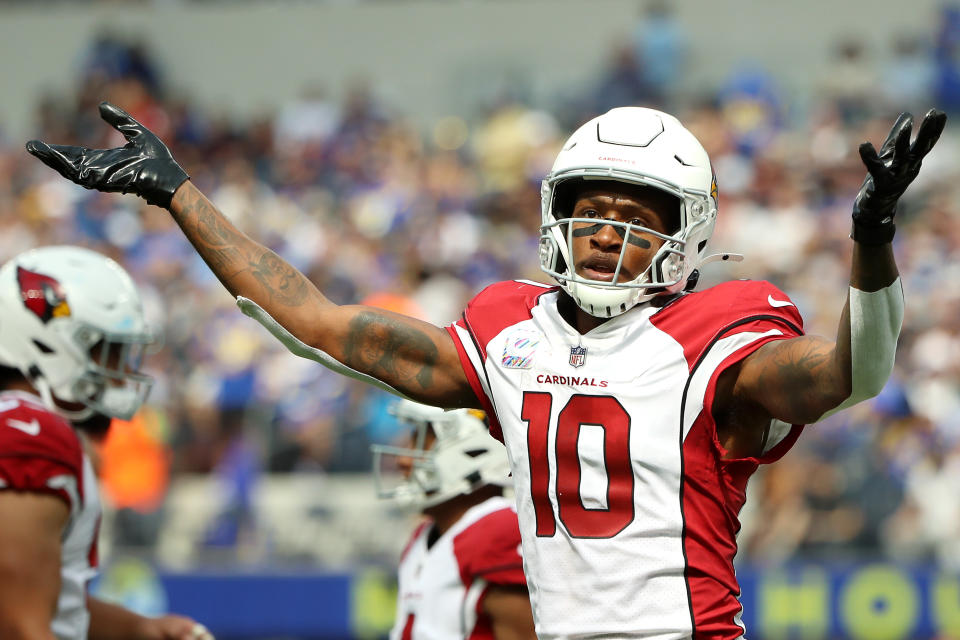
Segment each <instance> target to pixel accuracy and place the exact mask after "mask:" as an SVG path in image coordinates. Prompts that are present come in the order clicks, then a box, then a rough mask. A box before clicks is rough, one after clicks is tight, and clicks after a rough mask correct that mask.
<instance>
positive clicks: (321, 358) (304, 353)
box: [237, 296, 410, 400]
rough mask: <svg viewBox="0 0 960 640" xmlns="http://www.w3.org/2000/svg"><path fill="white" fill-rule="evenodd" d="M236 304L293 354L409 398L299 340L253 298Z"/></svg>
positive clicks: (384, 383)
mask: <svg viewBox="0 0 960 640" xmlns="http://www.w3.org/2000/svg"><path fill="white" fill-rule="evenodd" d="M237 306H238V307H240V311H242V312H243V313H244V314H245V315H248V316H250V317H251V318H253V319H254V320H256V321H257V322H259V323H260V324H262V325H263V326H264V327H265V328H266V330H267V331H269V332H270V333H271V334H272V335H273V337H274V338H276V339H277V340H279V341H280V342H281V343H282V344H283V346H285V347H286V348H287V349H288V350H289V351H290V353H292V354H293V355H295V356H300V357H301V358H306V359H308V360H313V361H314V362H319V363H320V364H322V365H323V366H325V367H326V368H327V369H330V370H331V371H333V372H334V373H339V374H341V375H344V376H347V377H348V378H353V379H354V380H360V381H361V382H366V383H367V384H371V385H373V386H375V387H377V388H378V389H383V390H384V391H386V392H388V393H392V394H393V395H395V396H400V397H401V398H404V399H406V400H410V398H407V396H405V395H404V394H403V393H401V392H400V391H398V390H396V389H394V388H393V387H391V386H390V385H388V384H387V383H386V382H383V381H382V380H378V379H377V378H374V377H373V376H369V375H367V374H365V373H360V372H359V371H357V370H356V369H351V368H350V367H348V366H347V365H345V364H343V363H342V362H340V361H339V360H337V359H336V358H334V357H333V356H331V355H330V354H329V353H326V352H325V351H321V350H320V349H315V348H314V347H311V346H310V345H308V344H306V343H305V342H303V341H301V340H299V339H298V338H297V337H296V336H295V335H293V334H292V333H290V332H289V331H287V330H286V328H284V327H283V325H281V324H280V323H279V322H277V321H276V320H274V319H273V316H271V315H270V314H269V313H267V312H266V310H265V309H264V308H263V307H261V306H260V305H258V304H257V303H256V302H254V301H253V300H250V299H249V298H244V297H243V296H237Z"/></svg>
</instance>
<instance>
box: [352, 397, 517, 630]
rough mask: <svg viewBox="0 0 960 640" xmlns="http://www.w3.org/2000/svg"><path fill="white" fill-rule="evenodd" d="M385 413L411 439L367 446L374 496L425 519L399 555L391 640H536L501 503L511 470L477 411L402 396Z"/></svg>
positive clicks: (510, 516)
mask: <svg viewBox="0 0 960 640" xmlns="http://www.w3.org/2000/svg"><path fill="white" fill-rule="evenodd" d="M392 413H393V414H394V415H395V416H396V417H397V418H398V419H399V420H400V421H402V422H404V423H405V424H407V425H409V426H410V427H411V433H410V441H409V445H408V446H405V447H397V446H384V445H373V446H372V447H371V450H372V451H373V454H374V456H373V458H374V461H373V469H374V478H375V480H376V486H377V494H378V496H379V497H381V498H384V499H389V500H393V501H395V502H396V503H398V504H400V505H403V506H405V507H410V508H416V509H419V510H420V511H421V512H422V513H423V514H424V515H425V516H426V517H427V520H426V521H424V522H423V523H422V524H421V525H420V526H419V527H417V529H416V530H415V531H414V532H413V535H412V536H411V537H410V541H409V542H408V543H407V545H406V547H405V548H404V550H403V553H402V554H401V557H400V567H399V570H398V571H397V583H398V594H397V617H396V620H395V621H394V625H393V629H392V630H391V632H390V638H391V640H418V639H421V638H432V639H435V640H466V639H470V640H479V639H481V638H496V640H508V639H511V640H514V639H515V640H523V639H528V640H535V638H536V636H535V635H534V631H533V614H532V613H531V612H530V598H529V596H528V594H527V583H526V579H525V577H524V574H523V560H522V558H521V557H520V528H519V525H518V523H517V512H516V510H515V509H514V507H513V502H512V500H508V499H507V498H504V497H503V487H504V486H507V485H509V484H510V464H509V462H508V461H507V454H506V452H505V451H504V449H503V446H502V445H501V444H500V443H499V442H497V441H496V440H494V439H493V438H492V437H490V434H489V433H488V431H487V426H486V423H485V421H484V415H483V412H481V411H476V410H473V409H455V410H451V411H444V410H443V409H438V408H436V407H429V406H426V405H422V404H417V403H415V402H411V401H409V400H401V401H400V402H398V403H396V404H395V405H394V406H393V407H392ZM391 463H392V466H393V467H394V468H396V469H399V470H400V471H401V472H402V478H403V479H402V481H401V482H399V483H398V484H393V485H391V484H389V482H388V481H387V478H388V477H389V475H388V474H386V473H384V470H385V469H389V468H390V466H391Z"/></svg>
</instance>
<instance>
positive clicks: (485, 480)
mask: <svg viewBox="0 0 960 640" xmlns="http://www.w3.org/2000/svg"><path fill="white" fill-rule="evenodd" d="M390 412H391V413H392V414H393V415H395V416H396V417H397V419H399V420H400V421H402V422H404V423H407V424H409V425H410V426H411V427H413V429H414V431H413V443H412V446H411V447H395V446H389V445H376V444H375V445H371V447H370V450H371V451H372V452H373V473H374V482H375V483H376V489H377V497H379V498H385V499H391V500H395V501H396V502H398V503H399V504H401V505H403V506H409V507H416V508H419V509H425V508H427V507H432V506H434V505H438V504H441V503H443V502H446V501H447V500H450V499H451V498H455V497H456V496H458V495H461V494H467V493H471V492H473V491H475V490H477V489H479V488H480V487H482V486H484V485H488V484H493V485H499V486H507V485H509V484H510V482H511V481H510V463H509V462H508V460H507V451H506V448H505V447H504V446H503V445H502V444H500V443H499V442H497V441H496V440H494V439H493V437H492V436H491V435H490V434H489V432H488V431H487V425H486V423H485V422H484V418H485V416H484V414H483V412H482V411H476V410H473V409H453V410H449V411H447V410H444V409H438V408H436V407H429V406H427V405H423V404H419V403H416V402H412V401H410V400H401V401H399V402H397V403H396V404H395V405H393V406H392V407H391V409H390ZM428 431H432V432H433V435H434V436H435V437H436V440H435V441H434V442H433V445H432V446H429V448H427V447H428V443H427V433H428ZM388 457H389V458H394V459H395V458H397V457H407V458H410V460H411V461H412V472H411V473H410V475H409V476H408V477H406V478H405V479H403V480H402V481H400V482H399V483H398V484H397V483H395V484H393V485H392V486H391V485H389V481H388V479H389V474H388V473H385V472H384V462H385V461H386V459H387V458H388Z"/></svg>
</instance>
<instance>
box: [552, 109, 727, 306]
mask: <svg viewBox="0 0 960 640" xmlns="http://www.w3.org/2000/svg"><path fill="white" fill-rule="evenodd" d="M589 180H606V181H610V180H612V181H617V182H626V183H630V184H634V185H646V186H650V187H654V188H656V189H660V190H663V191H666V192H667V193H669V194H671V195H674V196H676V197H677V198H678V200H679V208H680V228H679V229H677V230H675V231H674V232H672V233H671V234H670V235H664V234H661V233H657V232H655V231H653V230H652V229H649V228H646V227H641V226H638V225H631V224H627V223H623V222H612V221H611V222H609V223H608V224H612V225H614V226H616V227H619V228H620V229H618V233H620V236H621V237H622V238H623V237H625V236H626V237H625V240H624V242H623V249H622V250H621V253H620V258H619V260H618V262H617V266H616V269H615V271H614V276H613V279H612V280H611V281H610V282H607V281H602V280H592V279H589V278H584V277H582V276H580V275H578V274H577V273H575V272H574V269H573V267H572V265H573V263H574V262H573V257H572V253H573V250H572V246H573V244H572V240H573V225H572V224H570V223H571V222H585V223H588V224H591V225H596V223H597V222H598V221H597V220H596V219H587V218H570V217H563V216H569V215H570V213H571V212H569V211H567V212H563V211H556V210H555V207H556V204H557V198H556V195H557V190H558V187H561V186H562V185H564V183H567V185H568V186H569V184H570V182H569V181H589ZM541 203H542V224H541V226H540V268H541V269H543V271H544V272H545V273H547V274H548V275H550V276H552V277H553V278H555V279H556V280H557V281H558V282H559V283H560V285H561V286H562V287H563V288H564V290H565V291H566V292H567V293H568V294H570V296H571V297H572V298H573V299H574V300H575V301H576V303H577V305H578V306H579V307H580V308H581V309H583V310H584V311H586V312H587V313H589V314H590V315H592V316H596V317H600V318H610V317H613V316H617V315H620V314H622V313H624V312H626V311H627V310H628V309H630V308H632V307H633V306H634V305H637V304H639V303H641V302H644V301H646V300H649V299H650V298H652V297H653V296H655V295H658V294H662V293H676V292H678V291H680V290H682V289H683V288H684V287H685V286H686V285H687V281H688V280H689V279H690V277H691V275H692V274H693V272H694V271H695V270H696V269H697V268H698V267H699V266H700V265H701V264H702V263H703V261H704V258H705V250H706V245H707V240H709V239H710V236H711V235H712V234H713V226H714V223H715V221H716V217H717V183H716V179H715V177H714V175H713V169H712V167H711V165H710V158H708V157H707V152H706V151H705V150H704V148H703V146H702V145H701V144H700V143H699V142H698V141H697V139H696V138H695V137H694V136H693V134H692V133H690V132H689V131H687V130H686V129H685V128H684V127H683V125H682V124H680V121H679V120H677V119H676V118H674V117H673V116H671V115H669V114H666V113H663V112H662V111H656V110H654V109H647V108H643V107H620V108H617V109H612V110H611V111H609V112H607V113H605V114H604V115H602V116H599V117H596V118H594V119H593V120H590V121H589V122H587V123H586V124H585V125H583V126H582V127H580V128H579V129H577V131H576V132H574V134H573V135H572V136H570V138H569V139H568V140H567V142H566V143H565V144H564V145H563V149H562V150H561V151H560V153H559V154H558V155H557V159H556V162H555V163H554V165H553V169H552V171H551V172H550V175H548V176H547V177H546V179H545V180H544V181H543V184H542V187H541ZM637 232H645V233H651V234H653V235H655V236H657V237H659V238H662V239H664V240H665V243H664V244H663V246H662V247H661V248H660V250H659V251H658V252H657V253H656V254H655V255H654V257H653V259H652V260H651V263H650V266H649V267H648V268H647V269H646V271H644V273H642V274H641V275H639V276H637V277H636V278H634V279H633V280H630V281H627V282H619V281H618V280H619V275H620V268H621V265H622V264H623V257H624V252H625V250H626V247H627V245H628V242H627V240H628V239H629V234H631V233H637ZM728 257H729V256H728Z"/></svg>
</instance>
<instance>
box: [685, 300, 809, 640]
mask: <svg viewBox="0 0 960 640" xmlns="http://www.w3.org/2000/svg"><path fill="white" fill-rule="evenodd" d="M761 322H763V323H766V322H772V323H775V324H779V325H780V326H781V327H785V328H787V329H788V330H789V332H788V333H785V334H781V335H767V336H762V337H758V338H757V339H756V340H754V341H753V342H750V343H748V344H746V345H744V346H742V347H740V348H739V349H737V350H736V351H734V352H733V353H732V354H730V355H729V356H727V357H726V358H724V359H723V360H722V361H721V362H720V363H719V364H718V365H717V367H716V368H715V369H714V371H713V372H711V375H710V379H709V381H708V383H707V387H706V389H705V391H704V399H703V409H702V414H701V417H700V418H698V419H697V420H695V421H694V423H693V425H692V427H691V430H690V432H689V433H688V434H687V435H686V438H685V437H684V430H683V425H684V424H685V412H686V404H687V392H688V391H689V387H690V383H691V381H692V380H693V378H694V374H695V373H696V372H697V369H698V368H699V366H700V365H701V363H702V362H703V361H704V360H705V359H706V357H707V355H708V354H709V353H710V351H711V349H712V348H713V346H714V345H716V344H717V343H718V342H719V341H720V340H722V339H723V338H725V337H730V336H733V335H736V333H738V332H734V330H735V329H738V328H744V327H746V325H750V324H755V323H761ZM800 335H803V330H802V329H801V328H800V327H798V326H797V325H795V324H794V323H792V322H791V321H790V320H788V319H786V318H784V317H783V316H777V315H767V314H763V315H756V316H750V317H746V318H742V319H740V320H738V321H736V322H733V323H731V324H728V325H727V326H725V327H723V328H722V329H721V330H720V331H719V332H717V334H716V335H715V336H714V337H713V338H712V339H711V340H710V342H709V343H708V344H707V345H706V346H705V347H704V349H703V350H702V351H701V352H700V354H699V357H698V358H697V361H696V362H695V363H694V365H693V366H692V367H691V368H690V374H689V376H688V378H687V383H686V386H685V388H684V390H683V399H682V405H681V412H680V460H681V462H680V464H681V483H680V512H681V519H682V522H683V530H682V532H681V540H682V549H683V558H684V580H685V583H686V588H687V602H688V604H689V607H690V624H691V629H693V634H694V636H695V637H696V636H697V634H698V633H707V634H708V635H710V637H718V638H727V637H729V638H738V637H740V636H742V635H743V633H744V629H743V628H742V627H741V626H740V625H738V624H737V623H736V614H737V613H739V612H740V611H741V608H742V607H741V605H740V603H739V601H738V600H737V597H738V596H739V589H738V588H736V587H734V589H736V593H732V594H731V596H730V601H729V602H727V604H726V605H722V603H720V602H703V603H702V605H701V601H700V594H701V593H704V592H707V593H709V592H710V589H709V586H707V587H706V588H701V587H703V585H705V584H706V583H709V582H710V581H717V580H720V579H722V580H723V583H725V584H727V585H735V584H736V578H735V576H734V575H733V565H732V559H733V555H735V553H736V537H735V532H734V538H733V542H732V544H733V549H732V554H724V555H725V556H726V555H729V558H727V557H724V558H722V565H723V566H722V567H718V566H716V564H717V563H716V560H717V557H716V556H717V554H716V552H714V553H706V552H705V551H704V550H703V549H702V548H700V547H699V546H694V542H693V537H692V536H691V535H690V533H689V532H690V530H691V528H696V530H698V531H704V530H708V529H710V528H711V526H714V527H715V526H716V523H711V522H698V516H699V515H700V512H701V509H699V508H696V507H694V506H693V505H692V504H689V497H688V492H687V491H686V489H687V484H688V483H689V482H691V481H693V478H692V477H691V476H690V475H689V473H688V471H687V469H686V458H687V456H685V455H684V445H685V442H686V439H687V438H690V437H691V436H693V437H696V434H694V433H693V430H694V429H708V430H709V437H710V439H711V441H712V443H713V446H714V448H715V450H716V454H717V457H718V460H719V461H720V462H719V465H720V468H721V469H722V470H724V471H726V472H729V471H730V468H731V466H732V465H734V464H736V465H737V468H738V469H742V470H741V471H740V473H735V474H734V475H736V482H737V484H738V487H739V486H742V487H745V484H746V480H747V479H748V478H749V476H750V475H751V474H752V473H753V471H754V470H756V467H757V465H759V464H760V462H761V461H771V462H772V461H773V460H776V459H777V458H779V456H781V455H783V454H784V453H785V452H786V451H787V450H788V449H789V448H790V446H792V445H793V443H794V442H795V441H796V439H797V437H798V436H799V433H800V430H801V428H802V427H798V426H797V425H795V426H794V428H793V429H792V430H791V432H790V434H789V435H788V436H787V437H786V438H784V440H783V441H781V442H780V443H778V445H777V446H775V447H774V448H773V449H772V450H771V451H770V452H768V454H767V455H765V456H761V457H759V458H742V459H733V460H722V456H723V455H724V453H725V452H726V450H725V449H724V448H723V447H722V446H721V445H720V441H719V438H718V437H717V433H716V424H715V423H714V420H713V414H712V412H711V410H710V408H711V406H712V404H713V398H714V394H715V392H716V382H717V379H718V378H719V377H720V374H721V373H722V372H723V371H725V370H726V369H728V368H729V367H730V366H732V365H733V364H735V363H737V362H740V361H742V360H743V359H744V358H746V357H747V356H749V355H750V354H752V353H754V352H755V351H756V350H757V349H759V348H760V347H762V346H763V345H765V344H767V343H769V342H773V341H776V340H787V339H790V338H794V337H797V336H800ZM701 418H702V419H701ZM774 453H777V454H778V455H776V457H773V454H774ZM729 489H730V487H728V486H727V484H726V483H721V491H722V498H723V500H724V503H723V505H722V506H723V507H724V508H725V509H726V510H729V509H731V508H734V507H735V510H736V511H739V509H740V507H741V506H742V502H741V504H739V505H730V504H728V500H727V499H728V497H729V496H728V492H729ZM724 515H727V514H726V513H725V514H724ZM701 537H703V536H701ZM708 537H709V536H708ZM691 558H693V559H694V562H693V565H694V566H695V567H697V569H698V571H696V572H693V571H692V568H693V567H692V566H691ZM711 565H713V566H711ZM705 567H706V568H708V569H709V570H704V568H705ZM717 570H720V571H721V572H722V573H723V574H724V575H723V576H722V577H721V576H717V575H715V573H716V571H717ZM694 574H695V575H694ZM727 574H729V575H727ZM731 580H732V581H731ZM724 600H727V599H726V598H724ZM718 606H723V608H724V609H725V611H724V613H722V614H720V615H721V616H722V617H723V619H721V620H717V612H716V610H717V607H718ZM710 618H712V619H710ZM698 625H699V626H698ZM720 634H725V635H720Z"/></svg>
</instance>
